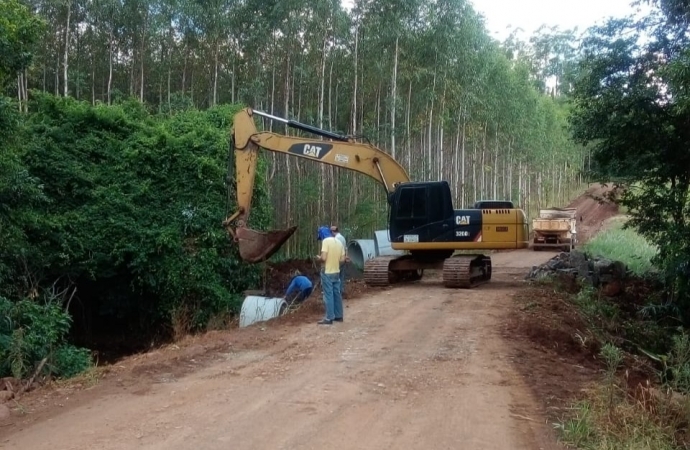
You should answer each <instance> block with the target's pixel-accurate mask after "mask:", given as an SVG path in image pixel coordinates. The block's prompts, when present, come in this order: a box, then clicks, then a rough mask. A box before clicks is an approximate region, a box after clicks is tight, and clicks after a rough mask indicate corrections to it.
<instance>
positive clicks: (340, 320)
mask: <svg viewBox="0 0 690 450" xmlns="http://www.w3.org/2000/svg"><path fill="white" fill-rule="evenodd" d="M333 320H334V321H336V322H342V321H343V318H342V317H336V318H334V319H333Z"/></svg>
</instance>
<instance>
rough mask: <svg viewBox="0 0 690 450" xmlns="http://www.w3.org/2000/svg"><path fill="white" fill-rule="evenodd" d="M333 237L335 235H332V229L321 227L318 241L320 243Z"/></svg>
mask: <svg viewBox="0 0 690 450" xmlns="http://www.w3.org/2000/svg"><path fill="white" fill-rule="evenodd" d="M332 235H333V234H332V233H331V229H330V227H326V226H320V227H319V231H318V235H317V237H316V239H317V240H319V241H323V240H324V239H326V238H327V237H331V236H332Z"/></svg>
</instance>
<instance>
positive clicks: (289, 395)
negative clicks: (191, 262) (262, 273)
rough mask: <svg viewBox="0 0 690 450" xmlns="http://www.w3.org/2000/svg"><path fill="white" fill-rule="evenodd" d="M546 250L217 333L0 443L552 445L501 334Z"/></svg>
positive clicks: (37, 446) (503, 256)
mask: <svg viewBox="0 0 690 450" xmlns="http://www.w3.org/2000/svg"><path fill="white" fill-rule="evenodd" d="M552 256H553V254H552V253H550V252H532V251H530V250H523V251H517V252H506V253H497V254H495V255H493V260H494V267H495V270H494V279H493V280H492V282H491V283H490V284H487V285H484V286H482V287H480V288H478V289H475V290H449V289H444V288H443V287H442V286H441V285H440V282H439V280H438V279H433V276H431V277H429V278H430V279H425V280H423V281H422V282H420V283H418V284H415V285H412V286H406V287H396V288H392V289H388V290H382V291H377V292H375V293H373V294H369V295H366V296H365V297H362V298H359V299H355V300H350V301H346V311H345V313H346V316H345V322H344V323H340V324H335V325H333V326H327V327H323V326H317V325H316V324H315V322H314V321H309V322H307V323H302V324H300V325H297V326H294V325H291V326H289V332H285V330H282V331H281V332H278V331H276V330H279V331H280V329H281V327H288V325H285V324H282V325H281V323H280V322H279V321H278V322H276V323H269V324H263V325H258V326H255V327H252V328H251V329H244V330H232V331H229V332H226V334H225V335H224V336H226V337H225V339H227V341H228V347H227V348H228V349H229V350H228V351H225V352H223V353H221V354H219V355H216V359H215V361H213V362H212V363H210V364H206V365H205V366H204V367H203V368H201V369H200V370H195V371H192V372H191V373H189V374H188V375H186V376H181V377H178V376H176V375H175V374H176V371H175V370H174V369H175V368H174V367H172V368H171V370H170V371H169V373H164V372H158V373H157V374H156V375H155V376H154V377H151V378H148V380H149V381H147V382H143V381H142V382H141V383H138V384H135V385H132V386H130V387H131V388H130V389H127V388H126V387H123V388H121V389H116V388H111V389H105V388H104V389H103V392H101V393H100V394H98V393H97V391H98V389H99V388H100V387H99V386H97V387H96V388H95V390H94V392H93V393H92V395H90V396H89V397H88V398H87V399H82V400H79V401H78V402H77V403H75V404H73V405H71V406H70V407H65V411H63V412H62V413H60V414H51V415H47V416H45V417H42V418H41V419H40V420H33V421H32V422H30V423H25V424H24V425H23V429H21V428H16V429H14V430H12V431H9V432H6V433H5V435H4V436H2V437H1V438H0V447H2V448H6V449H32V450H41V449H46V450H47V449H51V450H52V449H58V448H59V449H65V450H67V449H74V450H76V449H93V448H99V449H134V448H146V449H165V450H176V449H189V448H195V449H228V448H238V449H240V448H241V449H250V448H252V449H269V448H270V449H312V448H313V449H324V448H329V449H345V448H347V449H382V448H396V449H397V448H399V449H402V448H404V449H416V448H419V449H422V448H424V449H458V448H466V449H474V450H480V449H530V450H533V449H553V448H560V447H558V446H557V445H556V444H555V439H554V438H553V437H552V431H551V430H552V427H551V426H550V425H549V424H547V423H545V422H544V420H543V418H542V416H540V414H539V413H538V411H539V407H538V402H537V401H535V399H534V398H532V396H531V393H530V390H529V389H528V388H527V386H526V384H525V382H524V381H523V379H522V378H521V376H520V375H519V374H518V373H517V372H516V370H515V369H514V368H513V365H512V364H511V360H510V357H509V356H508V355H509V354H510V353H509V352H508V351H506V345H507V343H506V342H505V340H504V338H503V337H501V330H502V324H503V321H504V320H505V319H506V314H507V313H506V311H508V306H509V304H510V301H511V299H510V293H511V292H513V291H514V290H515V289H516V288H517V287H518V286H520V285H521V284H522V283H523V281H522V279H523V277H524V274H525V273H526V272H527V270H528V269H529V268H530V267H531V266H532V265H533V264H539V263H542V262H544V261H546V260H548V259H549V258H550V257H552ZM311 301H320V299H318V298H317V299H314V298H312V299H311ZM262 328H263V331H262ZM262 332H264V333H267V334H270V333H272V332H275V333H276V334H274V335H271V336H274V337H275V339H272V340H269V341H266V342H265V345H256V346H254V347H253V348H246V349H241V348H240V349H234V350H233V348H234V347H233V341H234V340H240V339H242V335H243V334H251V335H252V336H255V335H259V334H260V333H262ZM144 375H145V374H144V373H143V372H142V373H141V376H142V380H146V378H145V377H144ZM134 376H136V373H134ZM68 402H69V400H64V403H68ZM20 426H22V425H20Z"/></svg>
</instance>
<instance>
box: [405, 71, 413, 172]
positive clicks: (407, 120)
mask: <svg viewBox="0 0 690 450" xmlns="http://www.w3.org/2000/svg"><path fill="white" fill-rule="evenodd" d="M411 104H412V80H410V85H409V87H408V89H407V113H406V114H405V127H406V128H407V133H406V134H407V171H408V172H411V171H412V165H411V164H412V132H411V131H410V109H411V108H412V106H411Z"/></svg>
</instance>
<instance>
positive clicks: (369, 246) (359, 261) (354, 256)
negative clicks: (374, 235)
mask: <svg viewBox="0 0 690 450" xmlns="http://www.w3.org/2000/svg"><path fill="white" fill-rule="evenodd" d="M347 254H348V256H349V257H350V261H352V264H354V266H355V267H357V268H358V269H359V270H364V263H365V262H366V261H367V260H369V259H373V258H375V257H376V245H375V244H374V240H373V239H356V240H354V241H350V243H349V244H348V246H347Z"/></svg>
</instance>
